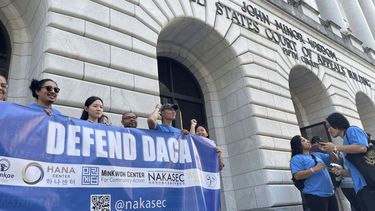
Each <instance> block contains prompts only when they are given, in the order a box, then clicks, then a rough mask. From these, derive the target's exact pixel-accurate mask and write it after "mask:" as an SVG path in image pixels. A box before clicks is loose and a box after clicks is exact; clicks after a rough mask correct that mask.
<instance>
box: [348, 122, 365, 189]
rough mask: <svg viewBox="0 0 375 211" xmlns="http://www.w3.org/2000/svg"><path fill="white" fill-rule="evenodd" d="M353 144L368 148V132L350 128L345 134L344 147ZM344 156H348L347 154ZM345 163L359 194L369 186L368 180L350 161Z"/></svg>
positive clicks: (353, 127)
mask: <svg viewBox="0 0 375 211" xmlns="http://www.w3.org/2000/svg"><path fill="white" fill-rule="evenodd" d="M351 144H358V145H362V146H365V147H368V142H367V134H366V132H365V131H364V130H362V129H361V128H359V127H356V126H350V127H349V128H348V129H347V130H346V132H345V136H344V143H343V145H344V146H345V145H351ZM344 154H345V155H346V153H344ZM344 162H345V165H346V166H347V167H348V169H349V171H350V175H351V176H352V179H353V185H354V190H355V192H356V193H358V191H360V190H361V189H362V188H364V187H365V186H366V185H367V183H366V180H365V178H364V177H363V175H362V174H361V173H360V172H359V171H358V169H357V168H356V167H355V166H354V165H353V164H352V163H350V161H348V160H347V159H345V161H344Z"/></svg>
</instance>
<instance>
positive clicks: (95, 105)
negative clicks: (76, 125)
mask: <svg viewBox="0 0 375 211" xmlns="http://www.w3.org/2000/svg"><path fill="white" fill-rule="evenodd" d="M103 107H104V103H103V100H102V99H101V98H100V97H96V96H91V97H89V98H87V100H86V101H85V107H84V108H83V111H82V115H81V119H82V120H87V121H89V122H94V123H99V119H100V118H101V117H102V115H103Z"/></svg>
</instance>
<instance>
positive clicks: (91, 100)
mask: <svg viewBox="0 0 375 211" xmlns="http://www.w3.org/2000/svg"><path fill="white" fill-rule="evenodd" d="M97 100H100V101H101V102H102V103H103V100H102V99H100V98H99V97H96V96H91V97H89V98H87V100H86V101H85V107H89V106H90V105H91V104H93V103H94V102H95V101H97ZM88 118H89V113H88V112H87V111H86V110H85V109H83V111H82V115H81V119H83V120H87V119H88Z"/></svg>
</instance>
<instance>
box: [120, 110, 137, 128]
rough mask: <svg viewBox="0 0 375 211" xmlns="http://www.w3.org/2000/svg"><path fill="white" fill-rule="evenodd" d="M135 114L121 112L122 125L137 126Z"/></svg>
mask: <svg viewBox="0 0 375 211" xmlns="http://www.w3.org/2000/svg"><path fill="white" fill-rule="evenodd" d="M137 118H138V117H137V115H135V114H134V113H133V112H130V111H129V112H125V113H123V114H122V120H121V124H122V125H123V126H124V127H128V128H137V126H138V121H137Z"/></svg>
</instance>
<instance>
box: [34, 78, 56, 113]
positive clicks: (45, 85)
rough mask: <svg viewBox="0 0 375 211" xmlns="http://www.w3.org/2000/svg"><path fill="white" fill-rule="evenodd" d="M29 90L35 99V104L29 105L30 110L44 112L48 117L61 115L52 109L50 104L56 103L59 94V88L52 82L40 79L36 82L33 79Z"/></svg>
mask: <svg viewBox="0 0 375 211" xmlns="http://www.w3.org/2000/svg"><path fill="white" fill-rule="evenodd" d="M29 88H30V90H31V93H32V95H33V97H34V98H35V99H36V101H35V103H33V104H30V105H29V107H30V108H33V109H36V110H39V111H44V112H46V113H47V114H48V115H52V114H61V113H60V111H58V110H57V109H55V108H52V104H53V103H54V102H55V101H56V99H57V96H58V94H59V92H60V88H59V87H58V86H57V83H56V82H55V81H54V80H52V79H42V80H40V81H38V80H35V79H33V80H32V81H31V84H30V87H29Z"/></svg>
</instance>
